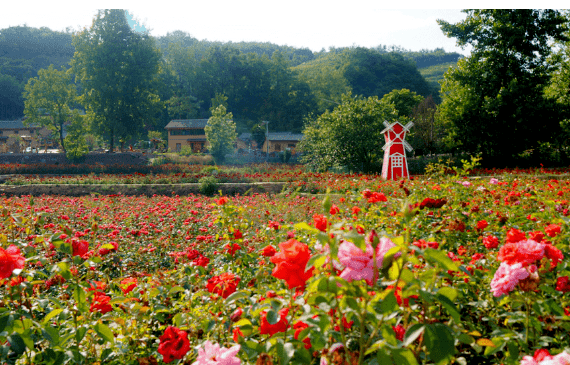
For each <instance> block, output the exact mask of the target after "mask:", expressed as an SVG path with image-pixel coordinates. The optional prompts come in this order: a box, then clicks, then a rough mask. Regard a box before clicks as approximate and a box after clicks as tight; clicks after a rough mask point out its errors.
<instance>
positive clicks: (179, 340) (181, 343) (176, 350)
mask: <svg viewBox="0 0 570 365" xmlns="http://www.w3.org/2000/svg"><path fill="white" fill-rule="evenodd" d="M189 350H190V341H188V334H187V333H186V332H185V331H182V330H180V329H178V328H176V327H172V326H169V327H167V328H166V330H165V331H164V334H163V335H162V336H160V345H158V353H159V354H161V355H162V357H163V361H164V362H165V363H167V364H168V363H169V362H171V361H172V360H175V359H182V358H183V357H184V355H186V353H187V352H188V351H189Z"/></svg>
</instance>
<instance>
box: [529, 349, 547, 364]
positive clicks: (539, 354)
mask: <svg viewBox="0 0 570 365" xmlns="http://www.w3.org/2000/svg"><path fill="white" fill-rule="evenodd" d="M547 357H550V352H548V350H547V349H538V350H536V351H535V352H534V356H533V358H534V360H535V361H536V362H537V363H539V362H541V361H542V360H544V359H545V358H547Z"/></svg>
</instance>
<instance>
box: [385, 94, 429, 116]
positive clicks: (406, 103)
mask: <svg viewBox="0 0 570 365" xmlns="http://www.w3.org/2000/svg"><path fill="white" fill-rule="evenodd" d="M423 100H424V97H423V96H421V95H418V94H416V93H415V92H413V91H410V90H408V89H401V90H392V91H390V92H389V93H388V94H386V95H384V96H383V97H382V99H381V101H383V102H386V103H392V104H394V106H395V108H396V111H397V112H398V121H399V122H400V123H403V122H405V121H406V120H408V118H410V117H411V116H412V113H413V111H414V109H415V108H416V107H417V106H418V105H419V104H420V103H421V102H422V101H423Z"/></svg>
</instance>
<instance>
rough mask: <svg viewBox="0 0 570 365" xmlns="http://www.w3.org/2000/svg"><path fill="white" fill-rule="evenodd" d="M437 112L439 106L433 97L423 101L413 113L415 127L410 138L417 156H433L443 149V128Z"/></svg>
mask: <svg viewBox="0 0 570 365" xmlns="http://www.w3.org/2000/svg"><path fill="white" fill-rule="evenodd" d="M436 112H437V105H436V103H435V101H434V100H433V98H432V96H431V95H430V96H428V97H427V98H425V99H424V100H422V102H421V103H419V104H418V105H417V106H416V107H414V109H413V111H412V120H413V121H414V127H413V128H412V130H411V133H410V136H409V143H410V145H411V146H412V147H413V148H414V152H415V153H416V155H422V154H426V153H429V154H432V153H435V152H436V151H437V150H438V149H439V148H440V147H441V129H442V128H441V125H440V124H439V123H438V121H437V120H436V117H435V116H436ZM406 138H408V137H406Z"/></svg>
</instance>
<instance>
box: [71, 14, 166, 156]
mask: <svg viewBox="0 0 570 365" xmlns="http://www.w3.org/2000/svg"><path fill="white" fill-rule="evenodd" d="M73 45H74V46H75V49H76V51H75V55H74V57H73V60H72V61H71V65H72V68H73V71H74V73H75V74H76V75H77V79H78V80H80V81H81V86H82V90H83V94H82V95H81V102H82V104H83V105H84V106H85V108H86V109H87V114H88V116H89V118H90V121H91V123H92V129H93V131H95V132H97V133H99V134H100V135H102V136H105V137H106V138H108V139H109V142H110V150H111V151H112V150H113V146H114V142H115V139H116V138H118V139H122V140H126V139H128V138H129V137H133V136H135V135H137V134H139V133H140V132H141V129H142V128H143V127H145V126H146V127H147V129H148V128H149V127H150V126H151V125H152V124H153V123H154V120H155V116H156V114H157V113H158V112H159V111H160V108H161V102H160V99H159V97H158V95H157V91H156V89H157V83H156V80H157V75H158V72H159V60H160V51H159V50H158V49H157V48H156V47H155V43H154V40H153V38H151V37H150V35H149V34H148V33H143V34H140V33H136V32H134V31H132V30H131V28H130V27H129V24H128V23H127V19H126V17H125V12H124V11H123V10H118V9H115V10H108V9H106V10H99V12H98V14H97V16H96V18H95V19H94V20H93V24H92V25H91V28H89V29H85V30H84V31H82V32H80V33H78V34H77V35H75V36H74V37H73Z"/></svg>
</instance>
